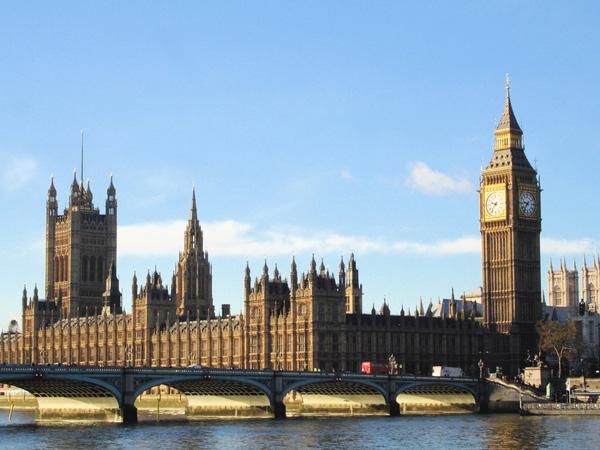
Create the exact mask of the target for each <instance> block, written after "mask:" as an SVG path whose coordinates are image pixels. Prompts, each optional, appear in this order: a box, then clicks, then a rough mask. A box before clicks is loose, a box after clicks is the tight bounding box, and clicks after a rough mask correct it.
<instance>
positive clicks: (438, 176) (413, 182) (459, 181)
mask: <svg viewBox="0 0 600 450" xmlns="http://www.w3.org/2000/svg"><path fill="white" fill-rule="evenodd" d="M406 183H407V184H408V185H409V186H410V187H412V188H413V189H416V190H417V191H420V192H422V193H424V194H427V195H448V194H453V193H462V192H470V191H471V190H472V186H471V183H470V182H469V180H467V179H464V178H453V177H451V176H450V175H447V174H445V173H443V172H438V171H436V170H433V169H432V168H431V167H429V166H428V165H427V164H425V163H424V162H422V161H417V162H414V163H412V164H411V165H410V173H409V175H408V179H407V180H406Z"/></svg>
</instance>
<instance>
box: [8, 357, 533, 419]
mask: <svg viewBox="0 0 600 450" xmlns="http://www.w3.org/2000/svg"><path fill="white" fill-rule="evenodd" d="M0 384H7V385H11V386H15V387H18V388H21V389H23V390H25V391H27V392H29V393H30V394H31V395H33V396H34V397H35V398H36V400H37V403H38V411H39V416H40V417H42V416H43V417H44V418H47V417H53V418H55V419H60V418H61V417H68V416H69V415H73V416H74V415H77V417H86V416H88V415H89V416H93V417H96V418H98V417H101V416H102V417H104V418H106V417H108V416H105V415H104V414H105V413H106V412H110V414H111V417H112V418H113V419H112V420H118V421H122V422H124V423H135V422H137V418H138V410H137V407H136V399H138V398H139V397H140V396H141V395H142V394H143V393H145V392H148V391H149V390H151V389H152V388H156V387H158V386H168V387H170V388H173V389H176V390H177V391H179V393H181V394H183V395H185V397H186V400H187V406H186V414H188V412H191V413H194V412H199V411H200V412H201V411H208V410H211V409H212V410H213V411H214V410H215V408H220V409H221V411H225V410H228V411H232V410H235V415H236V416H237V415H238V412H240V414H241V412H243V411H249V410H258V411H262V412H263V413H266V414H270V415H271V416H272V417H275V418H285V417H286V408H289V409H293V408H295V406H296V404H295V402H296V400H297V398H300V397H301V398H303V399H304V401H303V407H304V408H305V410H306V409H307V408H309V409H310V404H311V403H310V401H309V400H310V399H311V398H319V399H326V400H325V403H328V404H329V405H332V406H333V407H334V409H335V408H336V407H337V409H338V410H339V409H340V407H341V408H342V409H344V408H346V407H348V406H349V408H350V411H353V410H360V409H361V407H364V406H365V404H368V403H369V402H372V399H378V400H377V401H378V402H379V411H380V412H381V411H382V410H383V411H384V412H385V414H389V415H392V416H397V415H401V414H407V413H410V412H411V411H412V410H413V409H414V407H415V405H417V406H418V405H419V404H420V405H426V406H429V407H430V406H431V405H438V406H440V405H441V411H440V412H444V411H443V409H444V406H446V407H456V406H457V405H459V408H463V409H464V410H468V411H471V412H505V411H506V412H508V411H513V412H516V411H518V410H519V402H520V401H523V400H524V401H539V399H538V398H537V397H536V396H535V394H534V393H532V392H529V391H523V390H522V389H520V388H519V387H517V386H514V385H510V384H507V383H502V382H500V381H496V380H491V379H478V378H467V377H454V378H450V377H420V376H419V377H415V376H406V375H366V374H355V373H345V372H331V373H329V372H298V371H273V370H246V369H232V370H230V369H214V368H138V367H72V366H42V365H40V366H35V365H34V366H24V365H6V366H0ZM365 399H366V400H365ZM321 401H322V400H321ZM352 405H354V406H355V409H353V408H352ZM407 408H408V409H407ZM438 410H439V409H438Z"/></svg>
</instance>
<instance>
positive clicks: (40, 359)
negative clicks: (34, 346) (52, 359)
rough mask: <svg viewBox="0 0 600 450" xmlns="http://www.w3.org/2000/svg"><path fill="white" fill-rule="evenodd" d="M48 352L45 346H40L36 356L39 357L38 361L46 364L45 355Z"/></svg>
mask: <svg viewBox="0 0 600 450" xmlns="http://www.w3.org/2000/svg"><path fill="white" fill-rule="evenodd" d="M47 354H48V352H47V351H46V349H45V348H42V349H41V350H40V351H39V352H38V357H39V363H41V362H42V360H43V362H44V364H46V355H47Z"/></svg>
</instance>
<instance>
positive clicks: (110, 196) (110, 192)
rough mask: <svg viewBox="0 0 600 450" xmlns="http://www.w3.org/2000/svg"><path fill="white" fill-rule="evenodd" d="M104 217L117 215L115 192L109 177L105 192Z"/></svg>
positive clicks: (111, 178)
mask: <svg viewBox="0 0 600 450" xmlns="http://www.w3.org/2000/svg"><path fill="white" fill-rule="evenodd" d="M106 215H108V216H116V215H117V190H116V189H115V185H114V184H113V177H112V175H111V176H110V184H109V186H108V189H107V190H106Z"/></svg>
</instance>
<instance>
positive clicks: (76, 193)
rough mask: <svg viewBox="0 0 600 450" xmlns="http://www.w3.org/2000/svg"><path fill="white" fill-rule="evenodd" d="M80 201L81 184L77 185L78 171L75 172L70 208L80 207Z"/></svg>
mask: <svg viewBox="0 0 600 450" xmlns="http://www.w3.org/2000/svg"><path fill="white" fill-rule="evenodd" d="M79 200H80V190H79V184H78V183H77V171H73V182H72V183H71V194H70V195H69V206H70V207H73V206H78V205H79Z"/></svg>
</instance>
